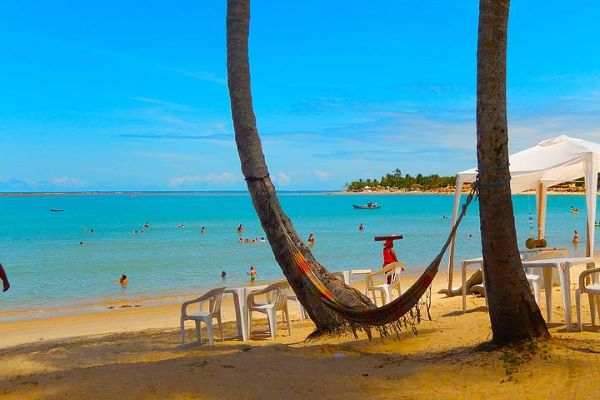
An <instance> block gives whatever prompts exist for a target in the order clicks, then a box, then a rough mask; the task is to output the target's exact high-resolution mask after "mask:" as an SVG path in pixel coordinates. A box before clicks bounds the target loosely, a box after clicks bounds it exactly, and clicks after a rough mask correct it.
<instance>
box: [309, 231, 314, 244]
mask: <svg viewBox="0 0 600 400" xmlns="http://www.w3.org/2000/svg"><path fill="white" fill-rule="evenodd" d="M308 245H309V246H314V245H315V235H313V234H312V233H311V234H310V235H308Z"/></svg>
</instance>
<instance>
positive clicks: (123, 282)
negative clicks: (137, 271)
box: [119, 274, 129, 288]
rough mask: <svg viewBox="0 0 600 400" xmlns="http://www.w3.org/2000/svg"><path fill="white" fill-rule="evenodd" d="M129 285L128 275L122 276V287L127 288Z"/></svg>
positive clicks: (120, 281)
mask: <svg viewBox="0 0 600 400" xmlns="http://www.w3.org/2000/svg"><path fill="white" fill-rule="evenodd" d="M128 283H129V280H128V279H127V275H125V274H123V275H121V279H119V284H120V285H121V287H123V288H124V287H125V286H127V284H128Z"/></svg>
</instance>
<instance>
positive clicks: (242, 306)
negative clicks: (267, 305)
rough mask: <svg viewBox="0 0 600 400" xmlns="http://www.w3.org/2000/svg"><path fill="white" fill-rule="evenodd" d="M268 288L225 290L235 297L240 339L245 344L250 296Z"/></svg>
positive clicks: (247, 287) (246, 287) (263, 286)
mask: <svg viewBox="0 0 600 400" xmlns="http://www.w3.org/2000/svg"><path fill="white" fill-rule="evenodd" d="M266 287H267V285H260V286H242V287H233V288H227V289H225V292H224V293H230V294H232V295H233V302H234V303H235V318H236V323H237V331H238V338H241V339H242V340H243V341H244V342H245V341H246V340H248V295H249V294H250V293H252V292H256V291H258V290H262V289H264V288H266Z"/></svg>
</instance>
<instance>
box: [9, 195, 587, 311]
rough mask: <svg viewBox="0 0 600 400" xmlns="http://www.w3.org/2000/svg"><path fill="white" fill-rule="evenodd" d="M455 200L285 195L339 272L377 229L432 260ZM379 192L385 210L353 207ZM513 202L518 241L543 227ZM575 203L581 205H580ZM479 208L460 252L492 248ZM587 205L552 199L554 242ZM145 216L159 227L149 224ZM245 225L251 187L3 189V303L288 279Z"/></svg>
mask: <svg viewBox="0 0 600 400" xmlns="http://www.w3.org/2000/svg"><path fill="white" fill-rule="evenodd" d="M452 200H453V197H452V196H443V195H397V196H396V195H391V196H372V197H370V196H364V195H360V196H353V195H343V196H341V195H329V194H327V193H283V194H281V202H282V204H283V206H284V208H285V211H286V212H287V213H288V215H289V216H290V217H291V219H292V221H293V223H294V224H295V226H296V228H297V230H298V232H299V233H300V235H301V236H302V237H307V236H308V235H309V233H313V234H314V235H315V237H316V244H315V246H314V253H315V254H316V256H317V258H318V259H319V260H320V261H321V262H322V263H323V264H324V265H325V266H326V267H327V268H329V269H330V270H343V269H349V268H357V267H358V268H360V267H363V268H364V267H374V268H377V267H379V266H380V265H381V247H382V245H381V243H380V242H374V240H373V236H374V235H377V234H386V233H402V234H404V236H405V239H404V240H401V241H398V242H396V243H397V244H396V252H397V254H398V256H399V258H400V259H402V260H404V261H405V262H406V264H407V265H408V268H409V269H420V268H423V267H424V266H425V265H427V264H428V263H429V262H430V260H432V259H433V257H434V256H435V255H436V254H437V252H438V250H439V248H440V246H441V245H442V243H443V241H444V239H445V237H446V235H447V234H448V231H449V225H450V222H449V220H448V219H444V216H449V215H450V213H451V209H452ZM368 201H376V202H378V203H379V204H381V209H378V210H355V209H353V207H352V204H364V203H366V202H368ZM514 203H515V213H516V217H515V218H516V223H517V229H518V236H519V243H524V241H525V239H526V238H527V237H529V236H534V235H535V230H536V229H535V220H532V221H530V219H529V215H530V214H531V215H533V218H535V214H536V213H535V197H534V196H515V197H514ZM571 205H573V206H575V207H578V208H580V209H581V210H582V212H581V213H580V214H579V215H573V214H571V213H570V206H571ZM477 207H478V205H477V204H476V203H473V204H472V206H471V209H470V211H469V213H468V215H467V217H466V219H465V220H464V222H463V225H462V226H461V229H460V231H459V234H458V236H459V241H458V245H457V258H458V259H461V258H465V257H477V256H480V254H481V250H480V248H481V247H480V234H479V224H478V209H477ZM51 208H58V209H64V212H51V211H50V209H51ZM584 210H585V199H584V197H583V196H550V197H549V200H548V222H547V235H546V236H547V239H548V243H549V245H551V246H568V247H570V248H572V245H571V244H570V239H571V237H572V234H573V230H574V229H577V230H578V231H579V232H580V235H581V242H582V243H585V224H586V223H585V212H584ZM145 222H147V223H148V224H149V225H150V228H147V229H145V230H144V233H141V230H142V229H143V225H144V223H145ZM361 223H362V224H364V226H365V230H364V231H363V232H360V231H359V230H358V226H359V224H361ZM180 224H183V228H178V225H180ZM239 224H242V225H243V226H244V232H243V234H242V237H244V238H246V237H247V238H255V237H261V236H264V233H263V231H262V229H261V227H260V223H259V221H258V219H257V217H256V214H255V212H254V209H253V208H252V204H251V201H250V197H249V196H248V195H247V194H246V193H194V194H157V195H148V194H144V195H102V196H47V197H2V198H0V260H1V262H2V263H3V264H4V265H5V267H6V269H7V272H8V274H9V277H10V279H11V284H12V288H11V290H10V291H8V292H7V293H4V294H0V312H2V311H8V310H18V309H46V308H51V307H57V306H65V305H73V304H81V303H95V302H99V301H110V300H116V299H123V298H138V297H143V296H161V295H169V294H175V293H180V292H188V291H195V290H197V291H201V290H203V289H205V288H207V287H210V286H214V285H219V284H222V280H221V277H220V275H221V271H226V272H227V279H226V284H228V285H235V284H239V283H242V282H245V281H247V276H246V271H247V270H248V268H249V266H250V265H254V266H255V267H256V269H257V270H258V277H259V280H273V279H277V278H279V277H281V276H282V274H281V272H280V269H279V266H278V265H277V264H276V263H275V260H274V258H273V255H272V253H271V249H270V246H269V244H268V243H260V242H259V243H255V244H240V243H239V236H238V234H237V232H236V228H237V226H238V225H239ZM202 226H204V227H205V229H206V232H205V234H204V235H202V234H201V233H200V229H201V227H202ZM91 229H93V233H91V231H90V230H91ZM134 230H137V231H138V233H137V234H134ZM80 242H83V245H80ZM584 247H585V246H584V245H581V248H580V249H579V252H580V253H581V252H583V251H584ZM443 268H445V263H444V266H443ZM121 274H127V276H128V277H129V286H128V287H127V288H126V289H121V288H120V287H119V285H118V284H117V280H118V279H119V277H120V276H121Z"/></svg>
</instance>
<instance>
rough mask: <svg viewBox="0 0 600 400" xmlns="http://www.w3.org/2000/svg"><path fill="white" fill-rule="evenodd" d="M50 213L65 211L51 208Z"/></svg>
mask: <svg viewBox="0 0 600 400" xmlns="http://www.w3.org/2000/svg"><path fill="white" fill-rule="evenodd" d="M50 211H52V212H63V211H65V210H63V209H62V208H51V209H50Z"/></svg>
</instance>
